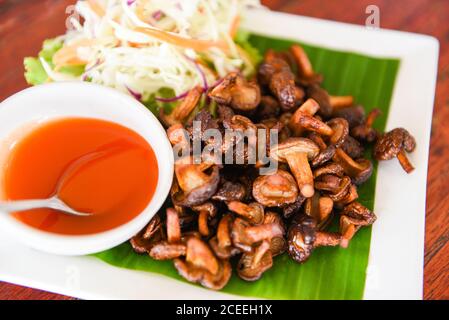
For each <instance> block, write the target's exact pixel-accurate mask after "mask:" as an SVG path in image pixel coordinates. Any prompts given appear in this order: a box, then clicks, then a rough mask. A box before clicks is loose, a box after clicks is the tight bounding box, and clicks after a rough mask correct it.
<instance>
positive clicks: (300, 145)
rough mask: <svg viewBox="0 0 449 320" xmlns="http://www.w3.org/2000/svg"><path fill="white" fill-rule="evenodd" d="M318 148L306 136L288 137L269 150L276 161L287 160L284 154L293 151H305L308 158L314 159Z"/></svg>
mask: <svg viewBox="0 0 449 320" xmlns="http://www.w3.org/2000/svg"><path fill="white" fill-rule="evenodd" d="M319 152H320V148H319V147H318V146H317V145H316V144H315V142H313V141H312V140H310V139H307V138H288V139H287V140H285V141H284V142H281V143H280V144H278V145H276V146H274V147H272V148H271V150H270V156H271V157H272V158H273V159H274V160H275V161H277V162H287V159H286V156H287V155H292V154H294V153H306V154H307V158H308V159H309V160H312V159H314V158H315V157H316V156H317V155H318V154H319Z"/></svg>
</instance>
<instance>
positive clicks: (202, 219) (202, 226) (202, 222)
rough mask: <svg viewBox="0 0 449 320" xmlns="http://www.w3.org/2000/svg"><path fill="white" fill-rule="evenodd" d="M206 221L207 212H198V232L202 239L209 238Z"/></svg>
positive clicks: (207, 217)
mask: <svg viewBox="0 0 449 320" xmlns="http://www.w3.org/2000/svg"><path fill="white" fill-rule="evenodd" d="M208 219H209V212H207V211H205V210H203V211H200V213H199V215H198V231H199V232H200V233H201V235H202V236H204V237H208V236H209V225H208Z"/></svg>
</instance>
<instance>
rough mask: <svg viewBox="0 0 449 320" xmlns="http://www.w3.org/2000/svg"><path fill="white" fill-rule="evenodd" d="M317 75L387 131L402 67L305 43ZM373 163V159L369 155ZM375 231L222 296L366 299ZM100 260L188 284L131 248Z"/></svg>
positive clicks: (282, 43) (367, 193) (368, 188)
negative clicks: (375, 113) (375, 112)
mask: <svg viewBox="0 0 449 320" xmlns="http://www.w3.org/2000/svg"><path fill="white" fill-rule="evenodd" d="M248 40H249V42H250V43H251V45H252V46H253V47H255V48H257V49H258V50H259V51H260V52H261V53H264V52H265V51H266V50H267V49H269V48H271V49H275V50H285V49H288V48H289V47H290V45H292V44H293V43H294V42H293V41H289V40H284V39H273V38H268V37H266V36H263V35H255V34H251V35H250V36H249V39H248ZM301 45H302V46H303V47H304V49H305V50H306V52H307V54H308V55H309V57H310V60H311V62H312V64H313V67H314V70H315V71H316V72H318V73H321V74H323V75H324V79H325V80H324V83H323V87H324V88H326V89H327V90H328V91H329V92H330V93H331V94H332V95H352V96H354V97H355V101H356V102H357V103H359V104H361V105H363V106H364V107H365V109H366V110H367V111H369V110H371V109H373V108H379V109H381V110H382V112H383V114H382V116H381V117H380V118H379V119H378V120H377V121H376V124H375V127H376V128H377V129H379V130H381V131H382V130H384V129H385V124H386V121H387V116H388V111H389V107H390V102H391V97H392V93H393V89H394V84H395V80H396V75H397V72H398V69H399V65H400V61H399V60H395V59H385V58H376V57H370V56H366V55H361V54H357V53H353V52H343V51H336V50H330V49H327V48H321V47H316V46H311V45H308V44H304V43H301ZM367 157H370V152H369V150H368V151H367ZM376 173H377V164H376V163H375V170H374V174H373V176H372V178H371V179H370V180H369V181H368V182H367V183H365V184H364V185H363V186H362V187H361V188H359V196H360V198H359V201H360V202H361V203H362V204H364V205H365V206H367V207H368V208H370V209H372V208H373V206H374V196H375V195H374V192H375V186H376ZM370 241H371V228H364V229H362V230H360V231H359V232H358V233H357V234H356V236H355V237H354V239H353V240H352V241H351V243H350V246H349V248H348V249H342V248H338V247H336V248H319V249H317V250H315V252H314V253H313V254H312V257H311V258H310V260H309V261H307V262H306V263H305V264H302V265H299V264H297V263H295V262H293V261H292V260H291V259H290V258H289V257H288V255H286V254H284V255H282V256H279V257H277V258H275V261H274V266H273V268H272V269H270V270H269V271H267V272H266V273H265V274H264V275H263V277H262V278H261V279H260V280H259V281H256V282H251V283H250V282H245V281H243V280H241V279H239V278H238V277H237V275H235V273H234V275H233V277H232V279H231V281H230V282H229V284H228V285H227V286H226V287H225V288H224V289H223V290H222V291H223V292H226V293H231V294H236V295H240V296H249V297H259V298H268V299H362V298H363V292H364V288H365V279H366V269H367V265H368V256H369V251H370ZM95 256H96V257H97V258H99V259H101V260H103V261H105V262H107V263H109V264H111V265H114V266H118V267H122V268H128V269H135V270H143V271H148V272H153V273H158V274H162V275H164V276H167V277H171V278H175V279H179V280H180V281H185V280H183V279H182V278H181V277H180V276H179V275H178V274H177V272H176V270H175V269H174V267H173V264H172V262H170V261H162V262H161V261H154V260H152V259H151V258H149V257H148V256H147V255H138V254H136V253H134V252H133V251H132V249H131V246H130V245H129V244H128V243H124V244H122V245H120V246H118V247H116V248H113V249H110V250H107V251H104V252H101V253H98V254H96V255H95Z"/></svg>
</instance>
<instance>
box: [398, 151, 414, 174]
mask: <svg viewBox="0 0 449 320" xmlns="http://www.w3.org/2000/svg"><path fill="white" fill-rule="evenodd" d="M397 158H398V160H399V163H400V164H401V166H402V168H403V169H404V170H405V172H407V173H412V171H413V170H415V167H413V165H412V164H411V163H410V161H409V160H408V158H407V155H406V154H405V152H404V150H401V151H400V152H399V153H398V156H397Z"/></svg>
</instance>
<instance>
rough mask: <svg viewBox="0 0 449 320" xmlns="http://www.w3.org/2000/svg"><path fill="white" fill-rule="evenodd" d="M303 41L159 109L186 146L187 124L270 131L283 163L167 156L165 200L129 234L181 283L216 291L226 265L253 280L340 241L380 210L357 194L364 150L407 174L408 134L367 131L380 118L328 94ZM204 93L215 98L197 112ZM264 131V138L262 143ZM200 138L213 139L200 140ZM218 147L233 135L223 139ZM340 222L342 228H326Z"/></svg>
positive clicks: (364, 176) (173, 137)
mask: <svg viewBox="0 0 449 320" xmlns="http://www.w3.org/2000/svg"><path fill="white" fill-rule="evenodd" d="M321 82H322V76H321V75H319V74H316V73H315V72H314V70H313V69H312V65H311V63H310V61H309V59H308V57H307V55H306V53H305V51H304V50H303V49H302V48H301V47H300V46H297V45H295V46H292V47H291V48H290V50H289V51H287V52H274V51H268V52H267V53H266V55H265V58H264V61H263V62H262V63H261V64H260V66H259V68H258V73H257V79H253V80H251V81H247V80H246V79H245V78H244V77H243V76H242V75H241V74H239V73H230V74H228V75H227V76H226V77H225V78H224V79H223V80H222V81H221V82H220V83H219V84H217V85H216V86H215V87H213V88H211V89H209V90H208V92H207V93H205V92H204V89H202V88H200V87H198V88H194V89H193V90H191V91H190V92H189V94H188V96H187V97H186V98H185V99H184V100H183V101H182V102H181V103H180V104H179V105H178V106H177V107H176V108H175V109H174V110H173V112H171V113H170V114H165V113H164V112H163V111H162V112H161V114H160V120H161V121H162V122H163V124H164V125H165V126H166V128H167V135H168V137H169V139H170V141H171V143H172V144H173V145H177V144H179V143H181V144H182V143H184V144H191V143H192V141H191V138H192V136H191V135H190V136H187V137H186V136H185V135H180V134H178V132H179V130H178V129H182V128H184V129H186V130H187V132H190V133H191V132H192V121H193V120H197V121H201V130H202V131H204V130H206V129H209V128H214V129H219V130H224V129H234V130H257V129H260V128H264V129H267V130H269V129H277V130H278V132H279V139H278V144H277V145H275V146H272V147H271V148H267V149H268V150H267V156H268V157H271V159H273V160H275V161H277V162H278V163H279V165H278V169H277V171H275V172H271V174H269V175H260V174H259V169H260V167H261V166H263V164H260V163H256V164H247V163H245V164H240V165H237V164H232V165H221V164H217V163H214V161H204V162H202V163H199V164H194V163H193V161H192V159H191V156H186V157H184V158H181V159H180V160H178V161H177V162H176V163H175V178H174V181H173V185H172V189H171V197H170V199H168V203H169V205H168V207H169V208H168V209H166V210H164V211H165V212H160V213H159V214H158V215H156V216H155V217H154V218H153V219H152V220H151V222H150V223H149V224H148V225H147V226H146V227H145V228H144V230H142V231H141V232H140V233H139V234H137V235H136V236H135V237H133V238H132V239H131V244H132V247H133V248H134V250H135V251H136V252H138V253H140V254H148V255H149V256H150V257H151V258H152V259H156V260H173V262H174V266H175V268H176V269H177V270H178V272H179V274H180V275H181V276H182V277H184V278H185V279H187V280H188V281H191V282H195V283H199V284H201V285H202V286H204V287H207V288H210V289H215V290H219V289H221V288H223V287H224V286H225V285H226V284H227V283H228V281H229V279H230V277H231V273H232V265H235V266H236V267H235V268H236V272H237V274H238V276H239V277H240V278H242V279H244V280H247V281H255V280H258V279H259V278H260V277H261V276H262V275H263V273H264V272H265V271H267V270H268V269H270V268H271V267H272V265H273V258H274V257H275V256H277V255H280V254H283V253H284V252H287V253H288V254H289V256H290V257H291V258H292V259H293V260H295V261H296V262H298V263H304V262H305V261H307V259H308V258H309V257H310V255H311V254H312V253H313V251H314V250H315V249H316V248H318V247H322V246H341V247H342V248H346V247H348V245H349V243H350V241H351V239H352V238H353V237H354V235H355V234H356V233H357V231H358V230H359V229H360V228H362V227H365V226H370V225H372V224H373V223H374V222H375V221H376V216H375V214H374V213H373V212H371V211H370V210H369V209H368V208H366V207H365V206H363V205H362V204H361V203H359V202H358V201H357V199H358V193H357V187H358V186H359V185H361V184H363V183H364V182H366V181H367V180H368V179H369V178H370V177H371V174H372V172H373V164H372V162H371V161H370V160H368V159H365V158H364V151H365V148H366V146H368V145H373V155H374V158H375V159H377V160H390V159H392V158H397V159H398V160H399V162H400V164H401V165H402V167H403V168H404V170H405V171H406V172H408V173H410V172H411V171H412V170H413V166H412V164H411V163H410V162H409V161H408V159H407V155H406V154H407V153H408V152H412V151H413V150H414V148H415V145H416V143H415V140H414V138H413V137H412V136H411V135H410V134H409V133H408V132H407V130H405V129H402V128H398V129H394V130H393V131H391V132H388V133H385V134H380V133H379V132H378V131H377V130H375V129H374V128H373V123H374V121H375V119H376V118H377V117H378V116H379V115H380V112H379V110H377V109H375V110H373V111H371V112H370V113H369V114H368V115H365V111H364V109H363V107H361V106H359V105H356V104H354V101H353V98H352V97H351V96H331V95H329V93H328V92H326V91H325V90H324V89H323V88H322V87H321V86H320V84H321ZM203 94H207V99H210V100H211V101H212V103H215V104H216V106H217V109H216V115H214V116H212V114H211V113H210V112H209V110H208V109H207V108H203V109H202V110H201V111H199V112H194V110H196V108H197V106H198V104H199V102H200V100H201V98H202V96H203ZM268 140H269V137H267V141H266V143H267V146H269V145H270V144H269V141H268ZM202 143H203V145H207V144H208V143H211V141H209V140H208V139H207V137H204V139H203V141H202ZM222 148H223V151H224V153H225V152H226V151H227V150H230V149H231V148H232V143H231V144H230V143H229V142H227V143H223V146H222ZM333 219H338V221H339V230H338V232H330V231H329V226H330V223H331V221H332V220H333Z"/></svg>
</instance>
